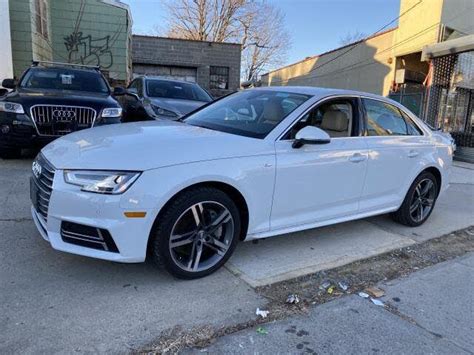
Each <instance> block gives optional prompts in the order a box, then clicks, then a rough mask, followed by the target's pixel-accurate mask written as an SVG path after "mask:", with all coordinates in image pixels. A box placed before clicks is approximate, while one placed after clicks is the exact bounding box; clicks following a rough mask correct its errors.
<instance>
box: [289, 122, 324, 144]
mask: <svg viewBox="0 0 474 355" xmlns="http://www.w3.org/2000/svg"><path fill="white" fill-rule="evenodd" d="M329 142H331V137H329V134H327V133H326V132H324V131H323V130H322V129H320V128H317V127H314V126H306V127H304V128H301V129H300V130H299V131H298V133H296V137H295V140H294V142H293V145H292V147H293V148H295V149H298V148H301V147H302V146H303V145H305V144H328V143H329Z"/></svg>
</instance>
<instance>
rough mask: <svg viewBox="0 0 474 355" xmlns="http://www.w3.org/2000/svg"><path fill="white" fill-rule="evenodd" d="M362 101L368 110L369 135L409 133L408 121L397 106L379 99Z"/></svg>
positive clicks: (400, 134)
mask: <svg viewBox="0 0 474 355" xmlns="http://www.w3.org/2000/svg"><path fill="white" fill-rule="evenodd" d="M362 101H363V103H364V106H365V111H366V117H367V135H368V136H406V135H409V133H408V127H407V123H406V122H405V119H404V118H403V116H402V114H401V112H400V110H399V109H398V108H397V107H395V106H393V105H390V104H387V103H385V102H383V101H379V100H371V99H362Z"/></svg>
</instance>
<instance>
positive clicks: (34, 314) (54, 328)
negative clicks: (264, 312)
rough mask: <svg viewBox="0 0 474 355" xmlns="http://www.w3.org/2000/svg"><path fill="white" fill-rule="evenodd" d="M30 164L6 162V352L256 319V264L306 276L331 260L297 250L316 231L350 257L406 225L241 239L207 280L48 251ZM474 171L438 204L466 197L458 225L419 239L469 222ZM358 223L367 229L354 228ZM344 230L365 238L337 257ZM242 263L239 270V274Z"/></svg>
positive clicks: (87, 348) (2, 195)
mask: <svg viewBox="0 0 474 355" xmlns="http://www.w3.org/2000/svg"><path fill="white" fill-rule="evenodd" d="M30 167H31V159H24V160H14V161H2V160H0V201H2V204H1V205H0V353H13V352H14V353H70V352H73V351H80V352H114V353H115V352H126V351H128V350H130V349H133V348H137V347H140V346H143V345H144V344H147V343H149V342H150V341H152V340H154V339H156V338H157V337H158V336H159V335H160V333H161V332H162V331H164V330H167V329H170V328H172V327H174V326H177V325H179V326H183V327H184V328H188V327H189V328H190V327H193V326H196V325H213V326H227V325H233V324H236V323H239V322H244V321H247V320H250V319H253V318H255V309H256V308H257V307H262V306H264V305H265V303H266V300H265V299H262V298H261V297H260V296H258V294H257V293H256V292H255V291H254V290H253V289H252V288H251V287H250V286H249V284H248V283H247V282H245V281H244V279H245V278H243V275H245V274H246V273H247V275H250V276H252V275H251V274H250V273H251V272H252V270H253V271H259V270H260V271H265V275H263V276H264V278H265V279H268V280H272V277H274V276H275V275H276V276H277V277H278V278H279V279H281V275H286V276H285V277H292V276H293V275H297V274H301V270H303V269H301V265H303V267H304V272H311V271H313V270H317V269H321V268H322V267H324V266H325V265H326V267H328V266H331V265H333V264H330V263H328V264H325V262H326V259H324V260H323V261H324V262H321V263H319V264H315V263H314V260H318V258H315V255H313V254H308V253H299V251H301V250H303V249H305V250H306V249H308V250H311V248H313V249H314V247H313V246H312V244H311V245H309V244H308V243H313V242H314V241H313V239H314V240H319V239H322V240H323V241H324V243H322V244H316V246H318V248H319V247H320V248H322V249H320V254H318V255H322V254H325V255H333V254H334V255H335V256H336V257H337V259H338V260H342V261H344V260H346V262H349V261H352V260H354V258H355V259H357V258H359V259H360V258H365V257H367V256H369V255H372V254H373V253H376V252H381V251H385V250H386V249H377V248H373V249H370V248H368V247H367V246H368V245H369V243H367V242H366V241H368V240H372V242H374V243H375V241H374V240H375V239H376V238H377V235H380V236H381V237H380V239H383V238H382V233H384V232H387V231H388V232H389V233H390V234H389V235H385V237H384V238H386V239H384V240H392V243H391V244H389V247H390V248H397V247H400V246H403V244H400V243H398V240H399V239H396V238H399V237H404V233H408V231H407V230H405V229H399V227H397V226H396V224H394V223H393V222H390V221H389V220H388V219H387V218H385V217H377V218H376V219H375V220H374V221H372V220H367V221H362V222H360V221H359V222H351V223H349V224H347V223H346V224H344V225H341V226H335V227H330V228H328V229H324V236H321V235H319V234H318V230H313V231H309V232H305V233H306V234H305V236H304V237H302V238H295V237H294V236H293V237H291V242H290V243H291V248H288V247H287V246H286V244H284V243H282V242H281V241H282V240H284V239H285V237H282V238H274V239H269V240H265V241H263V242H260V243H259V244H257V245H254V244H252V243H244V245H243V246H242V247H240V248H238V249H237V250H236V255H235V257H233V258H232V259H231V260H230V261H231V263H233V264H232V265H234V266H235V268H233V269H232V270H233V272H229V271H228V270H227V269H222V270H220V271H219V272H217V273H216V274H214V275H212V276H210V277H207V278H204V279H201V280H197V281H178V280H175V279H173V278H171V277H170V276H169V275H168V274H166V273H164V272H162V271H159V270H156V269H155V267H154V266H153V265H150V264H135V265H131V264H116V263H111V262H105V261H100V260H94V259H89V258H84V257H79V256H74V255H70V254H65V253H61V252H58V251H55V250H53V249H51V247H50V246H49V244H48V243H47V242H45V241H44V240H43V239H42V238H41V237H40V236H39V234H38V233H37V231H36V230H35V227H34V225H33V222H32V220H31V216H30V211H29V209H30V202H29V192H28V176H29V174H30ZM472 173H473V170H471V169H464V170H460V172H459V173H458V175H459V176H457V180H456V181H457V185H455V186H453V188H452V190H451V191H450V193H449V194H448V195H447V197H445V200H444V202H440V204H439V206H438V207H440V206H441V208H440V209H439V215H440V216H444V213H443V209H442V206H446V207H445V209H449V211H451V210H452V209H453V208H454V206H458V205H459V203H461V205H460V207H459V210H457V209H456V210H453V211H454V212H453V215H452V216H451V215H448V216H447V217H446V216H445V218H448V220H452V223H450V224H449V223H448V226H446V223H445V222H444V220H443V219H433V221H438V222H433V223H435V224H434V226H436V227H435V228H433V227H426V233H425V232H420V233H421V234H420V237H419V238H420V240H421V239H424V238H428V237H434V236H437V235H442V234H443V233H445V231H446V228H450V229H452V230H455V229H457V227H456V226H458V225H459V226H460V228H462V225H463V224H466V223H468V224H469V223H470V222H468V221H466V220H465V219H466V218H465V216H466V215H469V214H471V215H472V213H471V212H472V208H473V204H472V201H473V196H474V187H473V185H472V183H473V180H472V178H471V177H472ZM469 174H471V175H469ZM458 201H459V203H458ZM456 216H460V217H456ZM455 217H456V218H458V220H455ZM361 224H362V225H363V227H364V228H362V229H361V228H358V227H357V226H359V225H361ZM427 225H428V224H427ZM319 231H321V230H319ZM410 233H411V232H410ZM355 234H357V235H355ZM341 235H343V238H359V239H357V240H358V242H357V243H356V242H354V239H353V240H352V241H353V243H352V244H351V248H350V249H347V250H344V252H343V253H342V254H340V255H339V254H337V253H335V251H336V250H338V248H339V246H340V245H342V244H344V239H341ZM311 236H313V237H311ZM361 236H363V237H364V238H362V239H360V238H361ZM390 238H393V239H390ZM413 238H415V237H414V236H413V235H410V240H411V242H416V240H415V239H416V238H415V239H413ZM417 238H418V237H417ZM400 240H404V239H403V238H400ZM318 243H319V242H318ZM262 246H263V247H264V248H263V249H262ZM298 246H299V247H298ZM253 247H255V248H260V249H259V250H261V251H262V252H261V254H260V255H252V254H249V253H248V250H249V249H250V248H253ZM318 248H316V249H318ZM321 250H323V252H322V254H321ZM371 253H372V254H371ZM293 255H300V258H299V259H300V260H302V264H298V263H295V262H291V261H292V260H295V259H291V258H292V257H293ZM334 255H333V256H334ZM276 256H278V257H279V260H280V262H281V263H282V265H283V263H284V269H281V268H274V269H275V270H276V272H277V274H275V275H269V274H268V270H273V268H272V267H271V263H272V262H273V260H274V259H275V257H276ZM341 258H342V259H341ZM344 258H346V259H344ZM266 260H267V261H268V260H270V262H269V263H267V261H266ZM340 262H341V261H339V263H340ZM246 265H247V267H246ZM269 265H270V266H269ZM308 265H309V267H308ZM245 267H246V268H245ZM239 268H241V270H243V273H241V274H240V275H239ZM293 269H294V270H293ZM293 271H294V273H293ZM235 275H239V276H235ZM257 276H258V275H257ZM263 276H262V277H263ZM357 301H359V300H357Z"/></svg>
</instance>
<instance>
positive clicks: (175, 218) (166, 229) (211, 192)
mask: <svg viewBox="0 0 474 355" xmlns="http://www.w3.org/2000/svg"><path fill="white" fill-rule="evenodd" d="M240 230H241V220H240V215H239V211H238V209H237V206H236V205H235V203H234V202H233V201H232V199H231V198H230V197H229V196H228V195H227V194H226V193H224V192H223V191H221V190H218V189H215V188H210V187H198V188H195V189H191V190H188V191H185V192H184V193H182V194H181V195H179V196H178V197H177V198H175V199H174V200H173V201H172V202H171V203H170V205H169V206H167V207H166V210H164V211H163V213H162V215H160V218H159V219H158V220H157V222H156V223H155V227H154V230H153V233H152V236H151V237H152V240H151V252H152V256H153V259H154V261H155V262H156V263H158V265H160V266H164V267H165V269H166V270H167V271H168V272H170V273H171V274H172V275H174V276H176V277H179V278H183V279H196V278H200V277H203V276H206V275H209V274H211V273H213V272H214V271H216V270H217V269H219V268H220V267H221V266H222V265H223V264H224V263H225V262H226V261H227V260H228V259H229V257H230V256H231V254H232V252H233V251H234V249H235V247H236V244H237V242H238V240H239V235H240Z"/></svg>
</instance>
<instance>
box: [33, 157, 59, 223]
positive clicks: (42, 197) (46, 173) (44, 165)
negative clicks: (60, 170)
mask: <svg viewBox="0 0 474 355" xmlns="http://www.w3.org/2000/svg"><path fill="white" fill-rule="evenodd" d="M32 172H33V173H32V176H31V182H30V184H31V186H30V194H31V201H32V203H33V207H34V208H35V209H36V211H37V212H38V213H39V214H40V215H41V216H42V217H43V218H44V220H45V221H47V220H48V208H49V199H50V197H51V193H52V191H53V179H54V167H53V165H52V164H51V163H49V162H48V161H47V160H46V159H45V158H44V157H43V155H41V154H39V155H38V156H37V157H36V159H35V160H34V161H33V167H32Z"/></svg>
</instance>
